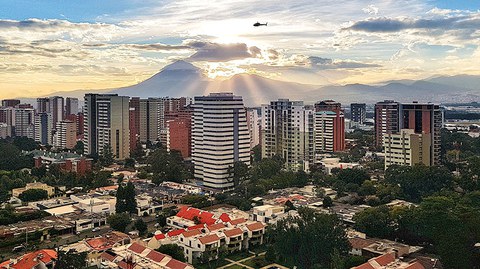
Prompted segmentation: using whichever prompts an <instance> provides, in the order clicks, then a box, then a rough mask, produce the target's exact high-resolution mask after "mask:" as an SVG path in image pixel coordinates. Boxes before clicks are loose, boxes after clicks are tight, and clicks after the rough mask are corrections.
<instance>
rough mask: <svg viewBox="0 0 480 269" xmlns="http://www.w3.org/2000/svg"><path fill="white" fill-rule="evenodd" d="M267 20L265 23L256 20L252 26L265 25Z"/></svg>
mask: <svg viewBox="0 0 480 269" xmlns="http://www.w3.org/2000/svg"><path fill="white" fill-rule="evenodd" d="M267 24H268V22H266V23H259V22H258V21H257V22H256V23H254V24H253V26H255V27H258V26H267Z"/></svg>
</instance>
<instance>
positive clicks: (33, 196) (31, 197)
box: [18, 189, 48, 202]
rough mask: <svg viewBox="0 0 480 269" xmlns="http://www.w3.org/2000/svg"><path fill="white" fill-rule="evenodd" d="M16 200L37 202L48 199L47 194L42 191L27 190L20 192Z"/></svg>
mask: <svg viewBox="0 0 480 269" xmlns="http://www.w3.org/2000/svg"><path fill="white" fill-rule="evenodd" d="M18 198H20V200H22V201H23V202H32V201H39V200H44V199H47V198H48V192H47V191H46V190H42V189H29V190H26V191H24V192H22V193H21V194H20V195H19V196H18Z"/></svg>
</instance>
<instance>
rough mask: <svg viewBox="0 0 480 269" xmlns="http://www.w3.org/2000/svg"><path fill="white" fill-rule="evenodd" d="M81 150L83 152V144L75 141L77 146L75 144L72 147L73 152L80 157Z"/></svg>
mask: <svg viewBox="0 0 480 269" xmlns="http://www.w3.org/2000/svg"><path fill="white" fill-rule="evenodd" d="M83 150H84V144H83V142H82V141H77V144H75V147H73V151H74V152H75V153H76V154H78V155H81V154H83Z"/></svg>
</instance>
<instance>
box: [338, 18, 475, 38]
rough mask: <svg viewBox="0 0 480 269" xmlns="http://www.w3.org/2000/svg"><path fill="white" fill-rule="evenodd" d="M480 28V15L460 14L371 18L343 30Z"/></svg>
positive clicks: (391, 30)
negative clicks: (419, 17) (429, 16)
mask: <svg viewBox="0 0 480 269" xmlns="http://www.w3.org/2000/svg"><path fill="white" fill-rule="evenodd" d="M478 28H480V16H479V15H478V14H477V15H460V16H455V17H442V18H434V19H411V18H403V19H402V18H386V17H383V18H370V19H367V20H361V21H357V22H355V23H353V24H352V25H351V26H349V27H346V28H343V30H352V31H361V32H370V33H377V32H380V33H392V32H400V31H403V30H408V29H420V30H442V31H448V30H474V31H476V29H478Z"/></svg>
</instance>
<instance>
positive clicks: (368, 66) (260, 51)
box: [0, 0, 480, 98]
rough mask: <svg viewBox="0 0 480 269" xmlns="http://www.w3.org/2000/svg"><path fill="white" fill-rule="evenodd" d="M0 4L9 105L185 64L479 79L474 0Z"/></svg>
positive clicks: (309, 74) (363, 78) (302, 74)
mask: <svg viewBox="0 0 480 269" xmlns="http://www.w3.org/2000/svg"><path fill="white" fill-rule="evenodd" d="M2 5H3V7H4V8H2V10H1V11H0V54H1V55H2V58H3V61H2V63H0V70H2V71H1V72H0V88H1V89H2V91H0V98H12V97H38V96H45V95H49V94H51V93H54V92H60V91H72V90H79V89H107V88H117V87H123V86H128V85H133V84H136V83H138V82H141V81H143V80H145V79H147V78H148V77H150V76H152V75H153V74H155V73H156V72H158V71H159V70H160V69H161V68H162V67H164V66H165V65H167V64H169V63H171V62H173V61H175V60H179V59H183V60H186V61H189V62H191V63H193V64H195V65H196V66H199V67H201V68H202V69H203V70H204V71H205V73H206V75H207V76H208V77H210V78H217V79H223V78H227V77H229V76H232V75H234V74H238V73H251V74H258V75H261V76H264V77H268V78H273V79H277V80H284V81H294V82H299V83H305V84H313V85H329V84H346V83H376V82H379V81H385V80H391V79H423V78H427V77H431V76H435V75H456V74H476V75H478V74H480V73H479V71H478V70H479V64H478V62H480V61H479V60H480V49H479V48H478V30H477V29H478V28H479V27H478V26H480V12H479V8H480V3H475V2H474V1H455V2H452V1H420V0H412V1H408V2H407V3H405V2H398V1H382V2H380V3H375V2H365V1H360V0H358V1H311V0H303V1H295V2H286V1H261V2H253V1H220V2H218V1H216V2H215V3H208V2H205V3H198V2H195V1H190V0H185V1H133V0H132V1H102V2H101V3H97V2H96V1H82V2H81V3H76V2H65V1H21V2H19V1H6V2H5V3H3V4H2ZM257 21H259V22H262V23H264V22H268V26H266V27H265V26H261V27H253V23H255V22H257Z"/></svg>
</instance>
